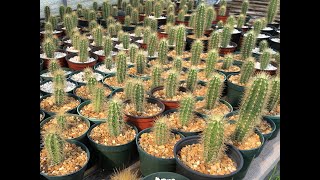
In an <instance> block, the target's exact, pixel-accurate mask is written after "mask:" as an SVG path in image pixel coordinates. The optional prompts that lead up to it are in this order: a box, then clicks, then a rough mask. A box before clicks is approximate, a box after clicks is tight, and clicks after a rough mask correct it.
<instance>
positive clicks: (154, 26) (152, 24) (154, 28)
mask: <svg viewBox="0 0 320 180" xmlns="http://www.w3.org/2000/svg"><path fill="white" fill-rule="evenodd" d="M150 28H151V30H152V31H154V32H157V30H158V20H157V19H155V18H151V19H150Z"/></svg>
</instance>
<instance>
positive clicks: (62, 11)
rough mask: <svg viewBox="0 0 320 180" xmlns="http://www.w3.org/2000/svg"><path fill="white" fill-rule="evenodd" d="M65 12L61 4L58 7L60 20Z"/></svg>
mask: <svg viewBox="0 0 320 180" xmlns="http://www.w3.org/2000/svg"><path fill="white" fill-rule="evenodd" d="M65 14H66V9H65V7H64V5H61V6H60V7H59V15H60V19H61V20H63V18H64V15H65Z"/></svg>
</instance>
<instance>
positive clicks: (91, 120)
mask: <svg viewBox="0 0 320 180" xmlns="http://www.w3.org/2000/svg"><path fill="white" fill-rule="evenodd" d="M90 103H91V100H87V101H84V102H83V103H81V104H80V105H79V106H78V107H77V114H79V115H80V116H81V117H83V118H87V119H88V120H89V121H90V122H91V124H92V125H93V124H97V123H101V122H105V121H106V119H96V118H89V117H85V116H83V115H82V114H81V113H80V111H81V109H82V108H83V107H84V106H86V105H88V104H90Z"/></svg>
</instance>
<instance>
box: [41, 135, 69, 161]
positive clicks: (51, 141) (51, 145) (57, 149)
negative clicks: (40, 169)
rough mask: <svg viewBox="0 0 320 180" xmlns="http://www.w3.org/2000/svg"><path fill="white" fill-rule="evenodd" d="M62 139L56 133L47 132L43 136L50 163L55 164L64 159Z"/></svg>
mask: <svg viewBox="0 0 320 180" xmlns="http://www.w3.org/2000/svg"><path fill="white" fill-rule="evenodd" d="M64 142H65V141H64V140H63V139H62V137H61V136H60V135H59V134H58V133H48V134H46V135H45V137H44V148H45V149H46V151H47V153H48V159H49V161H50V163H51V164H52V165H57V164H59V163H61V162H62V161H63V160H64V159H65V153H64Z"/></svg>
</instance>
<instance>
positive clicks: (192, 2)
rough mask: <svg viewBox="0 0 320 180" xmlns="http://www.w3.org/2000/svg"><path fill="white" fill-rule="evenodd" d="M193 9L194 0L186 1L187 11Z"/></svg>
mask: <svg viewBox="0 0 320 180" xmlns="http://www.w3.org/2000/svg"><path fill="white" fill-rule="evenodd" d="M193 9H194V0H189V1H188V11H192V10H193Z"/></svg>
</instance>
